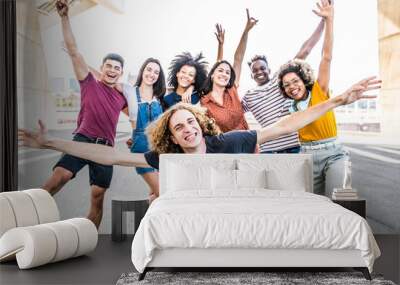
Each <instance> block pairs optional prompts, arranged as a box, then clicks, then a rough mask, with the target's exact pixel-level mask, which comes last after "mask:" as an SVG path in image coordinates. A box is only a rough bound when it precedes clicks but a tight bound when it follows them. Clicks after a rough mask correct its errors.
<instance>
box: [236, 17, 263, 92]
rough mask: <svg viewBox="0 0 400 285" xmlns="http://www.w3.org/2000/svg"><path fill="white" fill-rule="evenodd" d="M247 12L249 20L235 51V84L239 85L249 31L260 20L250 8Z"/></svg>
mask: <svg viewBox="0 0 400 285" xmlns="http://www.w3.org/2000/svg"><path fill="white" fill-rule="evenodd" d="M246 13H247V22H246V27H245V28H244V31H243V34H242V37H241V38H240V42H239V45H238V47H237V48H236V51H235V57H234V60H233V70H235V73H236V81H235V84H236V85H237V86H238V85H239V82H240V73H241V72H242V63H243V59H244V54H245V52H246V47H247V38H248V36H249V31H250V30H251V29H252V28H253V27H254V26H255V25H256V24H257V22H258V20H256V19H255V18H253V17H250V14H249V9H246Z"/></svg>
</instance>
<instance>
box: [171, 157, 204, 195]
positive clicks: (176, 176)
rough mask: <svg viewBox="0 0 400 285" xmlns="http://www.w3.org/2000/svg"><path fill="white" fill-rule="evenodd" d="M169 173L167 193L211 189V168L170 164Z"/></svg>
mask: <svg viewBox="0 0 400 285" xmlns="http://www.w3.org/2000/svg"><path fill="white" fill-rule="evenodd" d="M168 173H169V177H168V185H167V191H186V190H194V189H204V190H206V189H211V167H201V166H199V165H186V164H176V163H169V164H168Z"/></svg>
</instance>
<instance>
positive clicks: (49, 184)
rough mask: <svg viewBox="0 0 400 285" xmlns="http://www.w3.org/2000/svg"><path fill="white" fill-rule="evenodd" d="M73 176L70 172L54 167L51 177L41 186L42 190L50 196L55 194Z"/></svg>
mask: <svg viewBox="0 0 400 285" xmlns="http://www.w3.org/2000/svg"><path fill="white" fill-rule="evenodd" d="M72 176H73V174H72V172H71V171H69V170H67V169H65V168H62V167H56V168H55V169H54V171H53V174H52V175H51V177H50V178H49V179H48V180H47V181H46V183H45V184H44V185H43V186H42V188H43V189H44V190H46V191H47V192H49V193H50V194H51V195H54V194H56V193H57V192H58V191H60V189H61V188H62V187H63V186H64V185H65V184H66V183H67V182H68V181H69V180H71V178H72Z"/></svg>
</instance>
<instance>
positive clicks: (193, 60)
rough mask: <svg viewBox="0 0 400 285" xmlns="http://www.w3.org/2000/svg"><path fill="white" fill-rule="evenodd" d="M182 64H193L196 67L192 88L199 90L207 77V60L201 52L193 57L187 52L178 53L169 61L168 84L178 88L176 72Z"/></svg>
mask: <svg viewBox="0 0 400 285" xmlns="http://www.w3.org/2000/svg"><path fill="white" fill-rule="evenodd" d="M184 65H188V66H193V67H194V68H195V69H196V76H195V78H194V90H195V91H199V90H200V88H201V87H202V86H203V84H204V81H205V80H206V78H207V65H208V62H206V61H205V60H204V56H203V55H202V53H199V54H198V55H196V56H195V57H193V56H192V55H191V54H190V53H189V52H183V53H182V54H178V55H177V56H175V58H174V59H173V60H172V61H171V65H170V66H169V76H168V84H169V85H170V86H172V87H173V88H174V91H176V89H177V88H178V78H177V77H176V74H177V73H178V72H179V71H180V70H181V68H182V67H183V66H184Z"/></svg>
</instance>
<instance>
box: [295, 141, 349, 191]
mask: <svg viewBox="0 0 400 285" xmlns="http://www.w3.org/2000/svg"><path fill="white" fill-rule="evenodd" d="M301 153H307V154H312V156H313V172H314V193H315V194H319V195H326V196H328V197H332V192H333V188H341V187H342V185H343V179H344V161H345V160H346V158H347V157H348V155H349V154H348V152H347V151H345V150H344V149H343V146H342V145H341V144H340V143H338V142H337V141H336V139H328V140H321V141H314V142H307V143H302V144H301Z"/></svg>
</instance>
